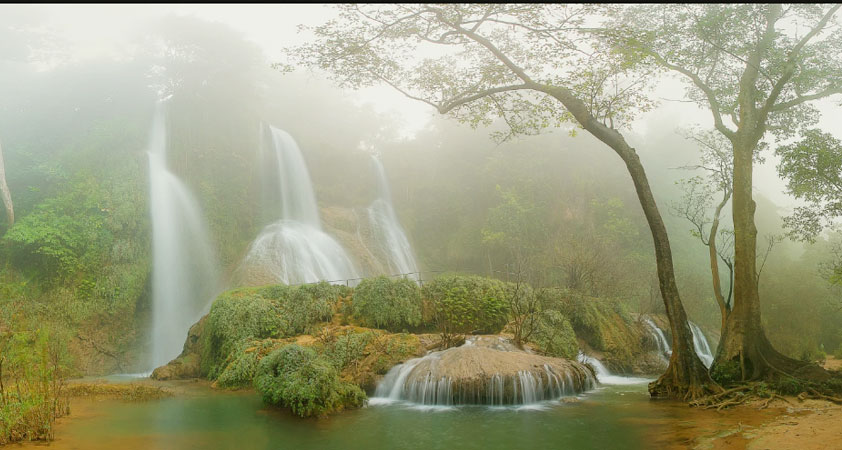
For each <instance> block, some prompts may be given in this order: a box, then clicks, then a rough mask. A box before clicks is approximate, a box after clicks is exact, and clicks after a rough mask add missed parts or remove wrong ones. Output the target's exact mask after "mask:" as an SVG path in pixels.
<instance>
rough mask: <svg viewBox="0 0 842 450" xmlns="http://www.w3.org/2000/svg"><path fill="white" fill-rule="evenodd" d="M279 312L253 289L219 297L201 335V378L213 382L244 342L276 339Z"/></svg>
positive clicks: (279, 317)
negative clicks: (269, 338) (204, 376)
mask: <svg viewBox="0 0 842 450" xmlns="http://www.w3.org/2000/svg"><path fill="white" fill-rule="evenodd" d="M282 321H283V319H282V318H281V310H280V308H279V306H278V304H277V303H276V302H273V301H272V300H269V299H266V298H264V297H262V296H261V295H260V294H259V290H258V289H255V288H244V289H237V290H234V291H229V292H225V293H223V294H221V295H220V296H219V297H217V299H216V300H215V301H214V302H213V306H211V310H210V313H209V314H208V320H207V324H206V325H205V331H204V333H202V340H204V343H203V345H202V363H201V369H202V374H204V375H206V376H207V377H208V378H209V379H211V380H215V379H216V378H217V377H218V376H219V374H220V372H221V371H222V370H223V369H224V368H225V366H224V362H225V361H226V360H227V358H228V357H229V355H230V354H231V353H232V352H233V351H234V350H235V348H236V346H237V345H238V344H240V343H241V342H243V341H245V340H247V339H264V338H268V337H278V335H279V333H280V330H281V328H282Z"/></svg>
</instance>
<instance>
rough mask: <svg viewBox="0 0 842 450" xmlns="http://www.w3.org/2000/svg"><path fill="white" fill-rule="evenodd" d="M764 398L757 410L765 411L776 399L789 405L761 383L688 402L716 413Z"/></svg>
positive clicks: (787, 401)
mask: <svg viewBox="0 0 842 450" xmlns="http://www.w3.org/2000/svg"><path fill="white" fill-rule="evenodd" d="M762 398H765V399H766V401H765V402H764V403H763V404H762V405H760V407H759V408H758V409H765V408H768V407H769V404H770V403H772V401H773V400H775V399H778V400H782V401H784V402H786V403H791V402H790V401H789V400H787V399H786V398H784V397H782V396H780V395H778V394H777V393H775V392H769V391H768V386H766V385H765V384H763V383H751V384H746V385H741V386H737V387H733V388H730V389H726V390H724V391H722V392H720V393H719V394H715V395H709V396H707V397H703V398H700V399H698V400H695V401H693V402H690V406H694V407H699V408H704V409H713V408H716V410H717V411H721V410H723V409H727V408H730V407H732V406H737V405H742V404H745V403H747V402H749V401H751V400H759V399H762Z"/></svg>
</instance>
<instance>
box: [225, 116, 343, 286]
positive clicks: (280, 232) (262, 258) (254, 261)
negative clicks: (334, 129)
mask: <svg viewBox="0 0 842 450" xmlns="http://www.w3.org/2000/svg"><path fill="white" fill-rule="evenodd" d="M269 129H270V130H269V131H270V133H271V136H272V140H271V142H272V148H273V150H274V156H275V161H274V164H275V165H276V166H277V180H278V181H277V183H273V184H275V187H276V188H277V189H278V194H279V196H278V197H279V198H280V203H281V218H280V220H278V221H276V222H275V223H272V224H270V225H268V226H266V227H265V228H264V229H263V230H262V231H261V232H260V234H259V235H258V237H257V238H256V239H255V240H254V242H252V244H251V246H250V247H249V250H248V253H247V255H246V257H245V259H244V261H243V264H242V266H241V269H242V270H245V271H247V272H251V273H256V275H253V276H255V277H257V278H261V277H262V281H263V282H282V283H285V284H300V283H312V282H315V281H320V280H327V281H337V280H346V279H353V278H357V277H358V275H357V271H356V269H355V267H354V264H353V262H352V261H351V259H350V257H349V256H348V254H347V253H346V252H345V249H343V248H342V246H341V245H340V244H339V243H338V242H336V240H335V239H334V238H333V237H331V236H330V235H329V234H327V233H325V232H324V231H322V226H321V220H320V218H319V210H318V204H317V203H316V195H315V193H314V192H313V184H312V182H311V180H310V174H309V171H308V170H307V165H306V163H305V162H304V157H303V156H302V154H301V150H300V149H299V148H298V144H297V143H296V142H295V140H294V139H293V138H292V136H290V135H289V133H287V132H285V131H283V130H280V129H278V128H275V127H272V126H270V127H269ZM262 162H263V161H262V160H261V163H262Z"/></svg>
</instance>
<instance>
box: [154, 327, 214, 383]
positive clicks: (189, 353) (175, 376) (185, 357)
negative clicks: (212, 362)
mask: <svg viewBox="0 0 842 450" xmlns="http://www.w3.org/2000/svg"><path fill="white" fill-rule="evenodd" d="M207 318H208V316H204V317H202V319H201V320H199V321H198V322H196V323H195V324H194V325H193V326H192V327H190V331H189V332H188V333H187V340H186V341H185V342H184V349H183V350H182V351H181V354H180V355H178V357H177V358H176V359H174V360H172V361H170V362H169V363H167V365H165V366H161V367H158V368H157V369H155V370H153V371H152V375H151V376H150V377H151V378H152V379H154V380H186V379H189V378H199V377H200V376H201V371H200V369H199V363H200V361H201V355H202V343H201V342H202V340H201V339H200V338H201V336H202V331H203V330H204V329H205V322H206V320H207Z"/></svg>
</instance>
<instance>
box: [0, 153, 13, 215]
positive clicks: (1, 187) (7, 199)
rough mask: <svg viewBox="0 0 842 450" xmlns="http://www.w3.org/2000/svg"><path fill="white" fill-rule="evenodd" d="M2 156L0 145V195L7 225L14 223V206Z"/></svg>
mask: <svg viewBox="0 0 842 450" xmlns="http://www.w3.org/2000/svg"><path fill="white" fill-rule="evenodd" d="M4 161H5V160H4V158H3V146H2V145H0V196H2V197H3V206H5V207H6V219H7V220H8V221H9V226H10V227H11V226H12V225H14V224H15V206H14V204H12V194H11V192H9V186H8V185H7V184H6V163H5V162H4Z"/></svg>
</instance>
